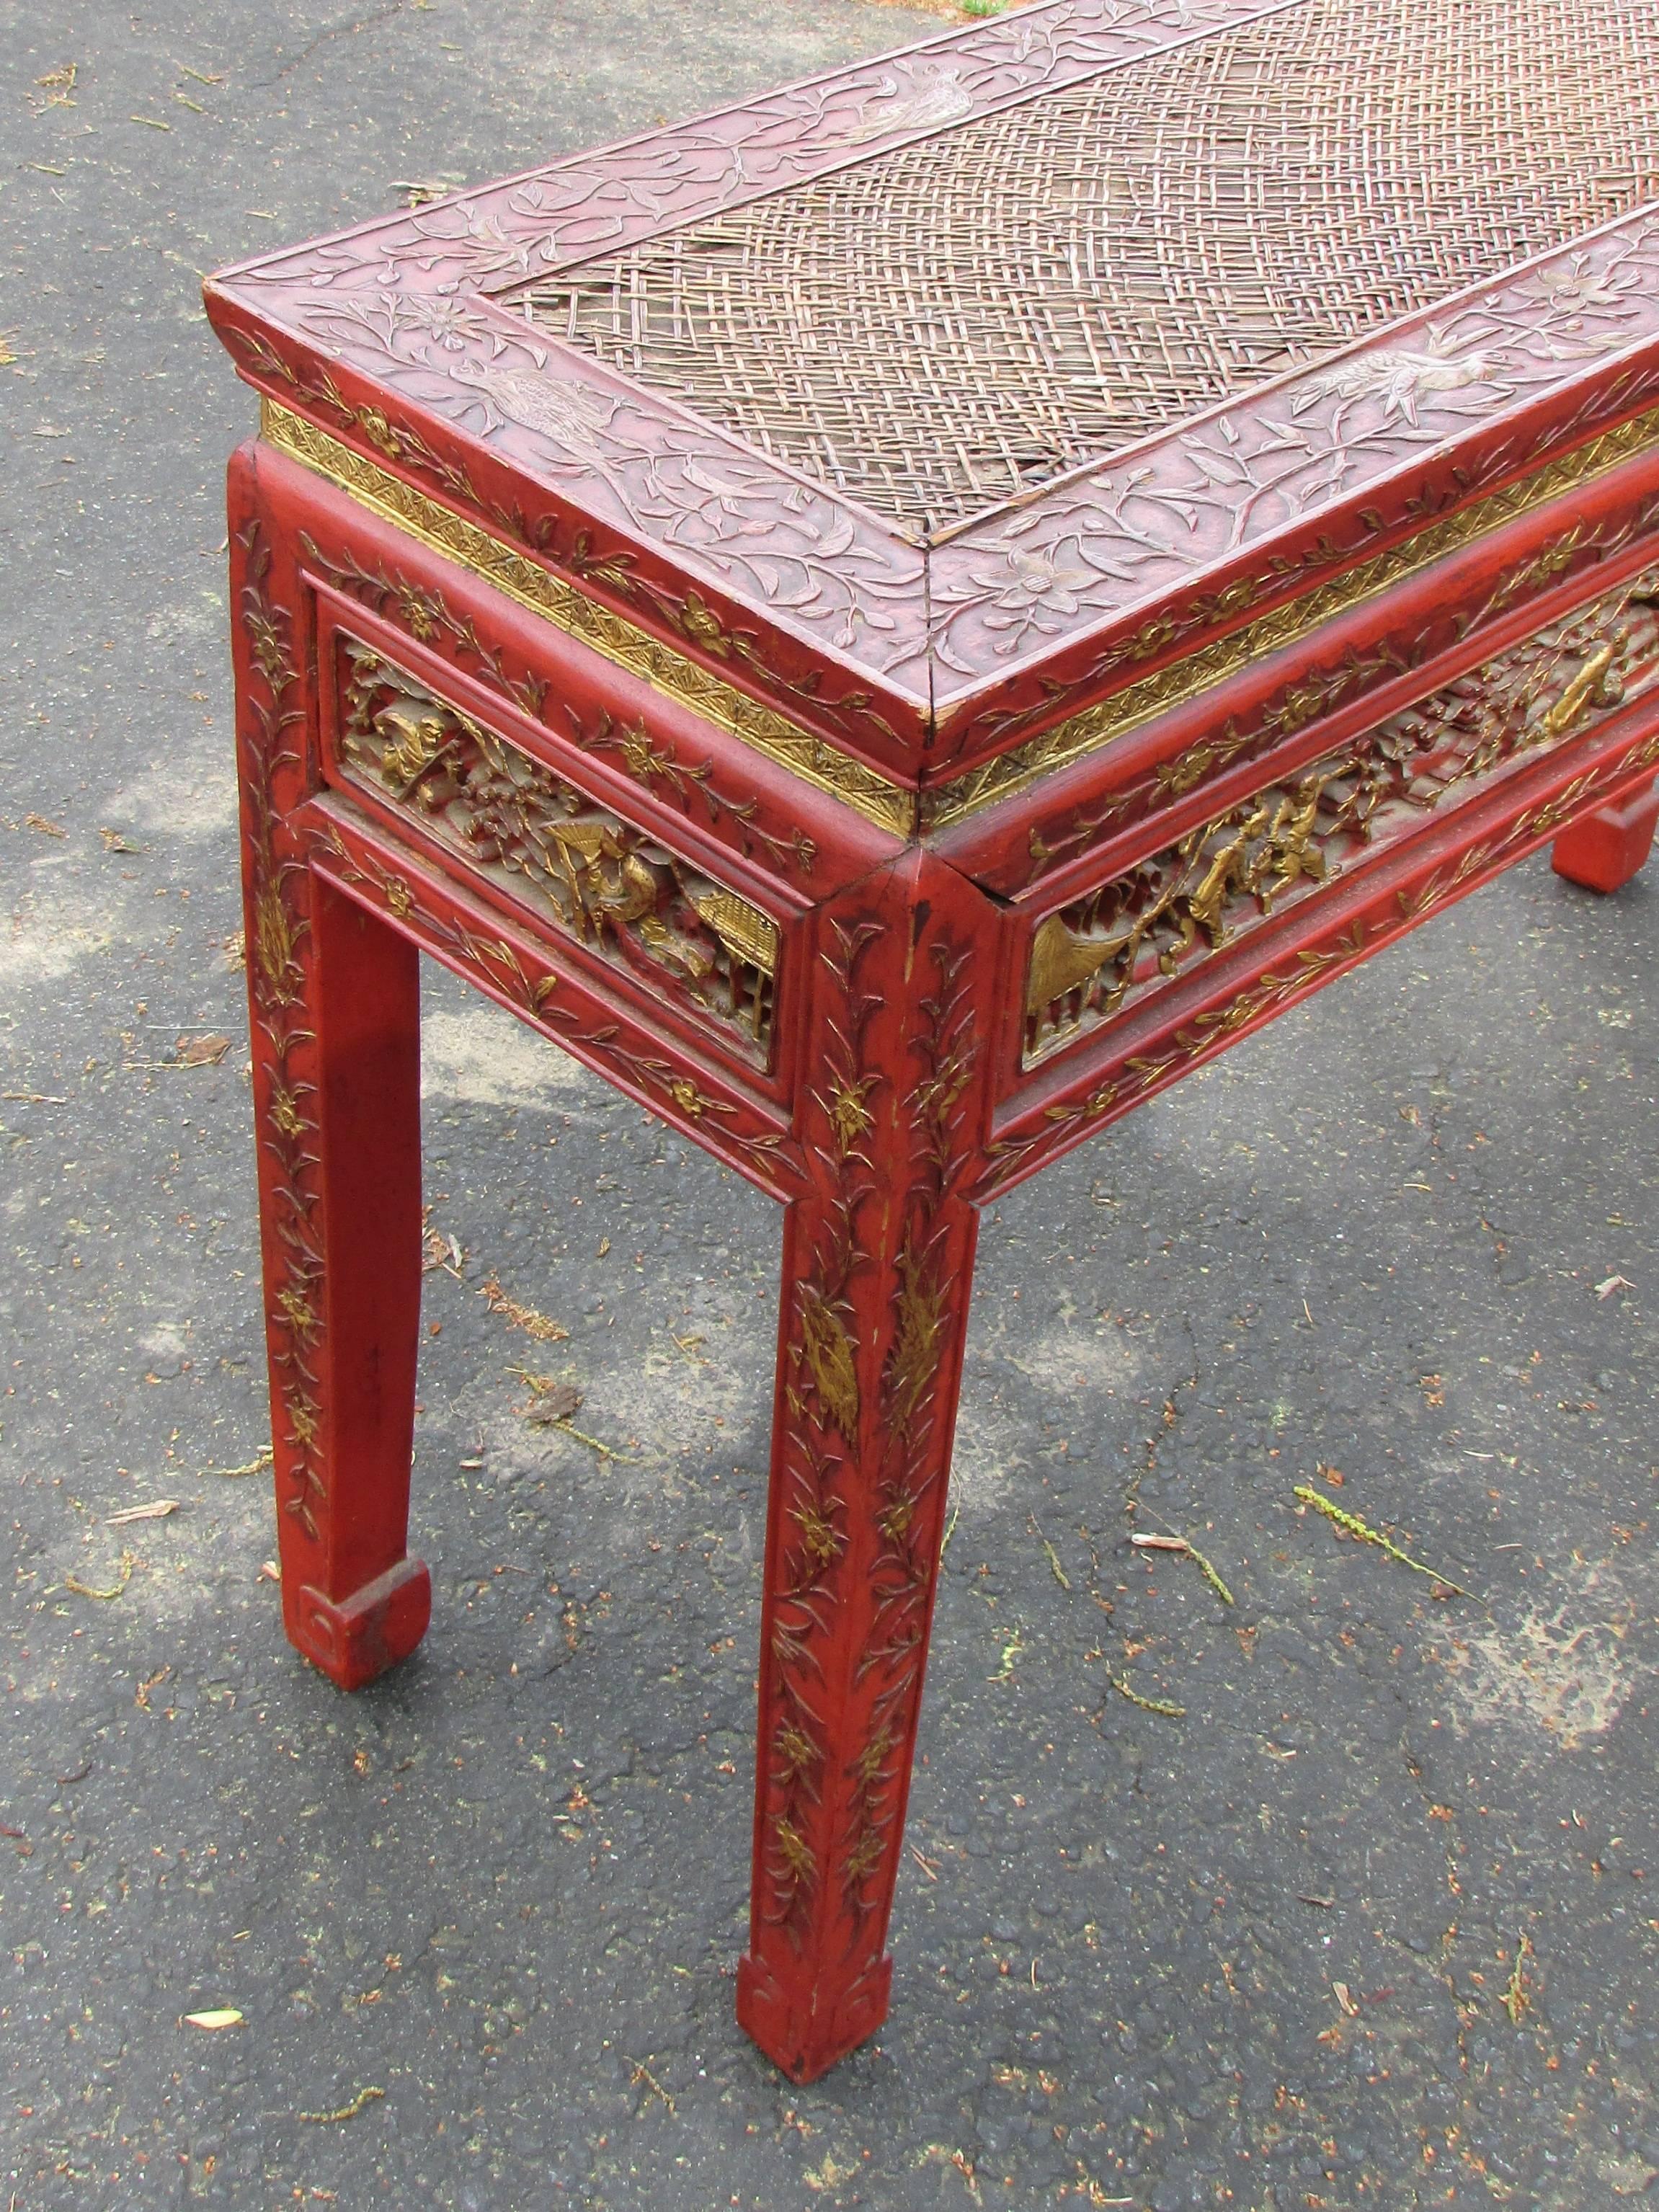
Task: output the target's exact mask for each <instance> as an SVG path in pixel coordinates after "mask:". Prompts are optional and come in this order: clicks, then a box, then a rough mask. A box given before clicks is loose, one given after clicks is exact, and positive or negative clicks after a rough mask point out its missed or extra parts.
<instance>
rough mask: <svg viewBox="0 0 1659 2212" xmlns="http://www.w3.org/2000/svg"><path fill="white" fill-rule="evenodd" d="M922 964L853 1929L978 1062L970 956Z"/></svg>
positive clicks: (938, 1453)
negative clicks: (929, 976) (925, 970)
mask: <svg viewBox="0 0 1659 2212" xmlns="http://www.w3.org/2000/svg"><path fill="white" fill-rule="evenodd" d="M923 957H925V958H927V959H928V960H930V961H931V963H932V965H933V987H931V989H929V990H927V992H925V993H924V994H923V995H922V997H921V1000H920V1012H921V1025H920V1027H919V1029H918V1031H917V1034H916V1035H915V1038H914V1039H913V1041H912V1047H911V1049H912V1053H913V1054H914V1057H915V1060H916V1061H917V1063H918V1069H917V1073H916V1075H915V1080H914V1081H913V1082H912V1084H911V1085H910V1087H909V1089H908V1091H907V1092H906V1094H905V1099H904V1113H905V1122H906V1126H907V1129H908V1138H909V1144H910V1181H909V1183H908V1188H907V1189H906V1192H905V1195H904V1199H903V1218H902V1230H901V1232H900V1237H899V1246H898V1252H897V1256H896V1276H897V1283H896V1289H895V1291H894V1295H893V1327H892V1334H891V1336H890V1339H889V1340H888V1346H887V1351H886V1354H885V1357H884V1359H883V1362H882V1370H881V1386H880V1407H879V1421H880V1428H879V1437H880V1446H881V1454H882V1457H881V1463H880V1468H879V1470H878V1475H877V1479H876V1482H875V1486H874V1489H875V1495H874V1497H873V1498H872V1501H871V1509H870V1510H871V1512H872V1517H873V1520H874V1522H875V1528H876V1534H877V1536H878V1540H879V1544H878V1551H877V1553H876V1558H875V1561H874V1565H873V1566H872V1570H871V1584H872V1596H873V1599H874V1604H873V1607H872V1614H871V1621H870V1628H869V1632H868V1635H867V1637H866V1641H865V1645H864V1649H863V1650H862V1651H861V1652H860V1655H859V1660H858V1665H857V1670H856V1672H857V1678H858V1679H859V1680H860V1681H863V1680H868V1679H870V1678H872V1677H874V1679H875V1680H876V1682H877V1685H878V1686H877V1688H876V1692H875V1694H874V1696H873V1697H872V1700H871V1705H870V1713H869V1719H868V1723H867V1733H866V1736H865V1740H864V1742H863V1744H862V1745H861V1746H860V1749H859V1752H858V1753H857V1756H856V1757H855V1759H854V1761H853V1767H852V1779H853V1784H854V1789H853V1792H852V1799H851V1803H850V1805H849V1807H848V1819H847V1823H846V1830H845V1833H846V1841H845V1844H844V1846H843V1852H842V1883H843V1886H844V1890H845V1894H846V1899H847V1902H848V1906H849V1908H850V1909H851V1910H852V1911H853V1912H854V1914H855V1915H857V1916H858V1917H863V1916H864V1915H866V1913H868V1912H870V1911H874V1910H876V1909H878V1905H879V1902H880V1899H881V1897H882V1895H883V1893H884V1892H883V1887H882V1885H881V1884H880V1883H874V1884H873V1886H872V1877H873V1876H874V1875H875V1874H876V1872H877V1869H878V1868H879V1867H880V1866H881V1865H882V1863H883V1862H884V1859H885V1858H886V1857H887V1855H888V1853H889V1852H890V1850H896V1849H897V1847H898V1841H899V1834H898V1820H897V1815H898V1808H899V1805H900V1802H901V1800H902V1786H903V1776H902V1759H903V1756H904V1746H905V1743H906V1741H907V1737H908V1729H907V1725H906V1715H907V1713H908V1711H911V1710H912V1709H913V1701H914V1699H915V1696H916V1693H917V1690H918V1687H919V1684H918V1680H917V1677H918V1675H919V1674H920V1672H921V1664H922V1653H923V1649H924V1644H925V1641H926V1638H927V1609H928V1603H929V1598H930V1594H931V1592H932V1589H933V1578H934V1575H935V1572H936V1570H937V1566H938V1560H937V1556H936V1553H935V1551H934V1548H933V1547H934V1544H935V1542H936V1541H937V1537H936V1531H937V1529H938V1526H939V1519H938V1516H936V1515H929V1514H927V1513H926V1512H924V1511H923V1510H922V1509H923V1507H924V1505H925V1504H926V1503H927V1499H928V1495H929V1493H930V1492H933V1490H934V1489H935V1488H936V1487H937V1486H940V1485H942V1484H943V1483H944V1482H945V1480H947V1478H948V1475H949V1472H950V1463H949V1459H948V1455H946V1454H945V1451H944V1450H943V1449H941V1446H940V1439H939V1437H938V1436H937V1434H936V1432H935V1423H936V1419H937V1409H936V1404H935V1401H936V1397H937V1394H938V1389H939V1370H940V1365H941V1363H942V1361H943V1359H944V1357H945V1350H946V1346H947V1342H948V1338H949V1332H950V1322H949V1314H950V1309H951V1281H950V1277H949V1270H948V1266H947V1259H946V1242H947V1237H948V1235H949V1218H948V1210H949V1208H950V1207H951V1204H952V1202H953V1200H955V1199H956V1196H957V1189H958V1186H959V1184H960V1182H961V1181H962V1179H963V1176H964V1175H965V1173H966V1170H967V1166H968V1160H969V1150H968V1146H967V1145H966V1143H965V1142H964V1140H963V1127H962V1124H963V1092H964V1091H966V1090H967V1088H968V1085H969V1079H970V1078H971V1076H972V1073H973V1069H974V1066H975V1061H976V1060H977V1059H978V1056H979V1047H978V1045H977V1043H976V1042H975V1040H974V1037H973V1033H972V1022H971V1006H970V1002H969V990H968V981H967V978H968V975H969V970H970V961H971V956H970V954H969V951H967V950H966V949H965V948H963V946H961V945H956V944H953V943H952V942H951V940H950V939H949V938H947V937H943V936H941V937H939V938H936V939H934V940H933V944H932V945H930V946H929V947H928V949H927V953H926V954H925V955H919V956H918V964H919V965H920V962H921V959H922V958H923Z"/></svg>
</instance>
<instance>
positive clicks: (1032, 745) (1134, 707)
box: [921, 408, 1659, 830]
mask: <svg viewBox="0 0 1659 2212" xmlns="http://www.w3.org/2000/svg"><path fill="white" fill-rule="evenodd" d="M1656 444H1659V408H1650V410H1648V411H1647V412H1646V413H1645V414H1643V415H1637V416H1632V419H1631V420H1630V421H1629V422H1621V423H1620V424H1619V425H1618V426H1617V428H1613V429H1612V430H1607V431H1604V432H1603V433H1602V435H1601V436H1600V437H1599V438H1592V439H1590V440H1589V441H1588V443H1586V444H1585V445H1583V446H1580V447H1576V448H1575V450H1574V451H1573V452H1571V453H1566V454H1564V455H1563V456H1562V457H1561V459H1559V460H1554V461H1550V462H1548V463H1547V464H1546V465H1545V466H1544V467H1542V468H1541V469H1537V470H1534V472H1533V473H1532V474H1531V475H1530V476H1527V477H1521V478H1520V479H1519V480H1518V481H1517V482H1516V483H1512V484H1508V485H1506V486H1505V487H1504V489H1503V490H1502V491H1499V492H1494V493H1492V495H1491V496H1490V497H1488V498H1486V499H1482V500H1477V501H1475V502H1474V505H1473V506H1472V507H1465V508H1463V509H1462V511H1461V512H1460V513H1456V514H1452V515H1448V516H1447V517H1446V519H1445V520H1443V521H1441V522H1435V523H1431V524H1430V526H1428V528H1427V529H1426V530H1419V532H1417V534H1416V536H1415V537H1413V538H1407V539H1405V540H1404V541H1403V542H1402V543H1401V544H1398V545H1395V546H1391V547H1390V548H1389V550H1388V551H1387V552H1386V553H1379V554H1377V555H1376V556H1375V557H1374V558H1373V559H1371V560H1370V561H1365V562H1361V563H1360V564H1359V566H1358V568H1350V569H1348V570H1347V571H1346V573H1345V574H1342V575H1340V576H1335V577H1333V578H1332V579H1331V580H1330V581H1329V582H1328V583H1326V584H1321V585H1318V586H1316V588H1315V589H1314V590H1312V591H1311V592H1304V593H1303V595H1302V596H1301V598H1299V599H1291V600H1290V601H1288V602H1287V603H1286V604H1285V605H1284V606H1282V607H1275V608H1274V609H1273V612H1272V613H1271V614H1266V615H1262V616H1261V617H1258V618H1257V620H1255V622H1253V623H1246V624H1245V625H1244V627H1243V629H1238V630H1235V631H1234V632H1233V633H1232V634H1231V636H1228V637H1224V638H1219V639H1218V640H1217V641H1216V642H1215V643H1214V644H1213V645H1207V646H1202V647H1200V648H1199V649H1198V650H1197V651H1196V652H1194V653H1188V654H1187V656H1186V657H1185V658H1184V659H1181V660H1176V661H1173V662H1171V663H1170V665H1169V666H1168V667H1167V668H1160V669H1159V670H1158V672H1157V673H1156V674H1155V675H1152V676H1144V677H1142V678H1140V680H1139V683H1135V684H1128V685H1127V686H1126V687H1125V689H1124V690H1121V691H1115V692H1114V693H1113V694H1112V696H1111V697H1110V698H1109V699H1103V700H1101V701H1100V702H1098V703H1097V704H1096V705H1095V706H1092V707H1085V708H1083V710H1082V712H1081V713H1079V714H1073V715H1072V716H1071V717H1070V718H1069V720H1066V721H1063V722H1058V723H1056V724H1055V725H1054V728H1053V729H1051V730H1045V731H1044V732H1042V736H1041V737H1036V738H1030V739H1029V740H1028V741H1027V742H1026V743H1025V744H1020V745H1015V746H1013V747H1012V748H1011V749H1010V750H1008V751H1007V752H1006V753H999V754H998V755H997V757H995V759H994V760H989V761H986V762H984V763H982V764H981V766H980V767H978V768H975V769H969V770H968V771H967V773H966V774H965V775H959V776H955V777H953V778H952V779H951V781H950V782H948V783H941V784H937V785H934V786H933V787H932V788H931V789H929V790H924V791H923V793H922V795H921V824H922V828H923V829H924V830H928V829H947V828H949V827H950V826H951V823H957V822H963V821H966V820H967V819H968V817H969V816H970V815H974V814H977V813H978V812H979V811H981V808H982V807H986V806H990V805H994V803H995V802H996V801H997V800H998V799H1007V798H1009V797H1011V796H1012V794H1013V793H1015V792H1017V791H1024V789H1025V788H1026V787H1027V786H1028V785H1030V784H1032V783H1035V782H1036V781H1037V780H1038V779H1039V777H1042V776H1045V775H1053V774H1054V771H1055V770H1056V769H1062V768H1068V767H1069V766H1070V765H1071V764H1072V763H1073V761H1077V760H1081V759H1082V758H1083V757H1085V755H1086V754H1088V753H1091V752H1094V751H1097V750H1098V749H1099V748H1100V747H1101V746H1102V745H1105V744H1110V743H1111V741H1112V739H1113V738H1119V737H1121V736H1123V735H1124V734H1125V733H1126V732H1127V731H1129V730H1132V729H1134V728H1135V727H1137V726H1139V724H1141V723H1143V722H1148V721H1151V720H1152V717H1153V716H1154V715H1156V714H1164V713H1166V712H1167V711H1168V710H1169V709H1170V708H1172V707H1178V706H1182V705H1184V704H1185V702H1187V701H1188V700H1189V699H1192V698H1194V697H1196V696H1197V695H1198V694H1199V693H1200V692H1201V691H1205V690H1209V689H1211V688H1212V686H1213V685H1216V684H1221V683H1224V682H1225V680H1226V679H1227V678H1229V677H1231V676H1236V675H1237V673H1238V672H1239V671H1240V670H1241V669H1243V668H1245V667H1247V666H1248V665H1249V663H1250V662H1251V661H1253V660H1259V659H1262V658H1264V657H1265V656H1266V655H1267V654H1268V653H1275V652H1277V651H1279V648H1280V647H1283V646H1286V645H1291V644H1293V643H1294V642H1295V641H1297V639H1298V638H1301V637H1305V636H1306V635H1307V634H1308V632H1309V631H1310V630H1312V629H1317V627H1318V626H1319V624H1320V623H1325V622H1328V621H1330V620H1331V619H1332V617H1334V616H1336V615H1340V614H1343V613H1346V611H1347V610H1348V609H1349V608H1351V607H1353V606H1357V605H1358V604H1359V603H1360V601H1362V600H1364V599H1372V598H1374V597H1375V596H1376V594H1377V593H1378V592H1383V591H1386V590H1387V589H1388V588H1389V586H1390V585H1393V584H1397V583H1399V582H1401V580H1402V579H1404V578H1406V577H1407V576H1412V575H1414V574H1416V573H1417V572H1418V570H1419V569H1420V568H1427V567H1429V566H1430V564H1431V562H1435V561H1438V560H1440V559H1442V558H1443V556H1445V555H1446V554H1448V553H1452V552H1455V551H1457V550H1460V549H1461V548H1462V547H1463V546H1465V545H1467V544H1469V543H1470V541H1471V540H1472V539H1474V538H1479V537H1481V536H1483V535H1484V534H1485V533H1486V532H1488V531H1491V530H1494V529H1497V528H1499V527H1500V526H1502V525H1503V524H1504V523H1505V522H1510V521H1512V520H1514V519H1515V518H1516V516H1517V515H1522V514H1526V513H1530V511H1531V510H1532V509H1533V508H1534V507H1541V506H1543V505H1544V504H1545V503H1546V502H1547V501H1549V500H1552V499H1554V498H1556V497H1558V496H1559V495H1560V494H1561V493H1562V492H1565V491H1571V490H1572V489H1575V488H1576V487H1577V486H1578V485H1581V484H1583V483H1588V482H1589V481H1590V479H1591V478H1593V477H1599V476H1605V475H1606V474H1607V472H1608V471H1610V470H1612V469H1615V468H1617V467H1619V466H1620V464H1621V463H1623V462H1625V461H1628V460H1630V459H1633V458H1634V456H1635V455H1637V454H1638V453H1644V452H1646V451H1648V450H1649V449H1650V447H1653V446H1654V445H1656Z"/></svg>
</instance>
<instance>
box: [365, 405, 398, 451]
mask: <svg viewBox="0 0 1659 2212" xmlns="http://www.w3.org/2000/svg"><path fill="white" fill-rule="evenodd" d="M357 428H359V429H360V430H361V431H362V434H363V435H364V437H366V438H367V439H368V442H369V444H370V445H371V446H373V447H374V448H375V450H376V451H377V452H379V453H384V454H385V455H386V459H388V460H392V461H395V460H396V459H398V455H399V454H400V453H402V451H403V444H402V441H401V440H400V439H399V437H398V433H397V432H396V431H395V430H394V429H393V428H392V425H391V423H390V422H388V421H387V419H386V416H384V415H383V414H382V413H381V411H380V409H379V408H378V407H360V408H359V409H358V410H357Z"/></svg>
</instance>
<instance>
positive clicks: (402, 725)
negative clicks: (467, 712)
mask: <svg viewBox="0 0 1659 2212" xmlns="http://www.w3.org/2000/svg"><path fill="white" fill-rule="evenodd" d="M374 726H375V728H376V729H377V730H378V731H379V732H380V736H381V738H383V739H384V740H385V744H384V745H383V747H382V750H381V753H380V773H381V774H382V775H384V776H385V777H386V781H387V782H388V783H389V784H390V785H391V786H392V788H393V789H394V790H395V791H396V793H397V794H398V797H399V798H402V797H404V795H405V794H406V793H407V792H408V790H409V787H410V785H411V784H413V783H416V782H417V781H419V779H420V778H421V777H422V776H423V775H425V774H426V771H427V770H428V769H429V768H430V767H431V765H432V763H433V762H434V761H435V760H436V759H437V757H438V756H439V754H440V753H441V752H442V751H443V750H444V748H445V746H446V745H447V744H448V743H449V742H450V739H451V738H453V735H454V734H455V733H454V731H453V728H452V727H451V726H450V722H449V718H448V716H447V714H445V713H444V711H443V709H442V708H441V707H440V706H439V705H438V704H437V703H436V702H435V701H434V700H432V699H428V698H424V697H422V696H419V695H417V694H415V693H400V694H399V695H398V696H397V697H396V698H393V699H388V700H387V702H386V704H385V706H384V707H382V708H380V709H379V711H378V712H377V713H376V714H375V717H374Z"/></svg>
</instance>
